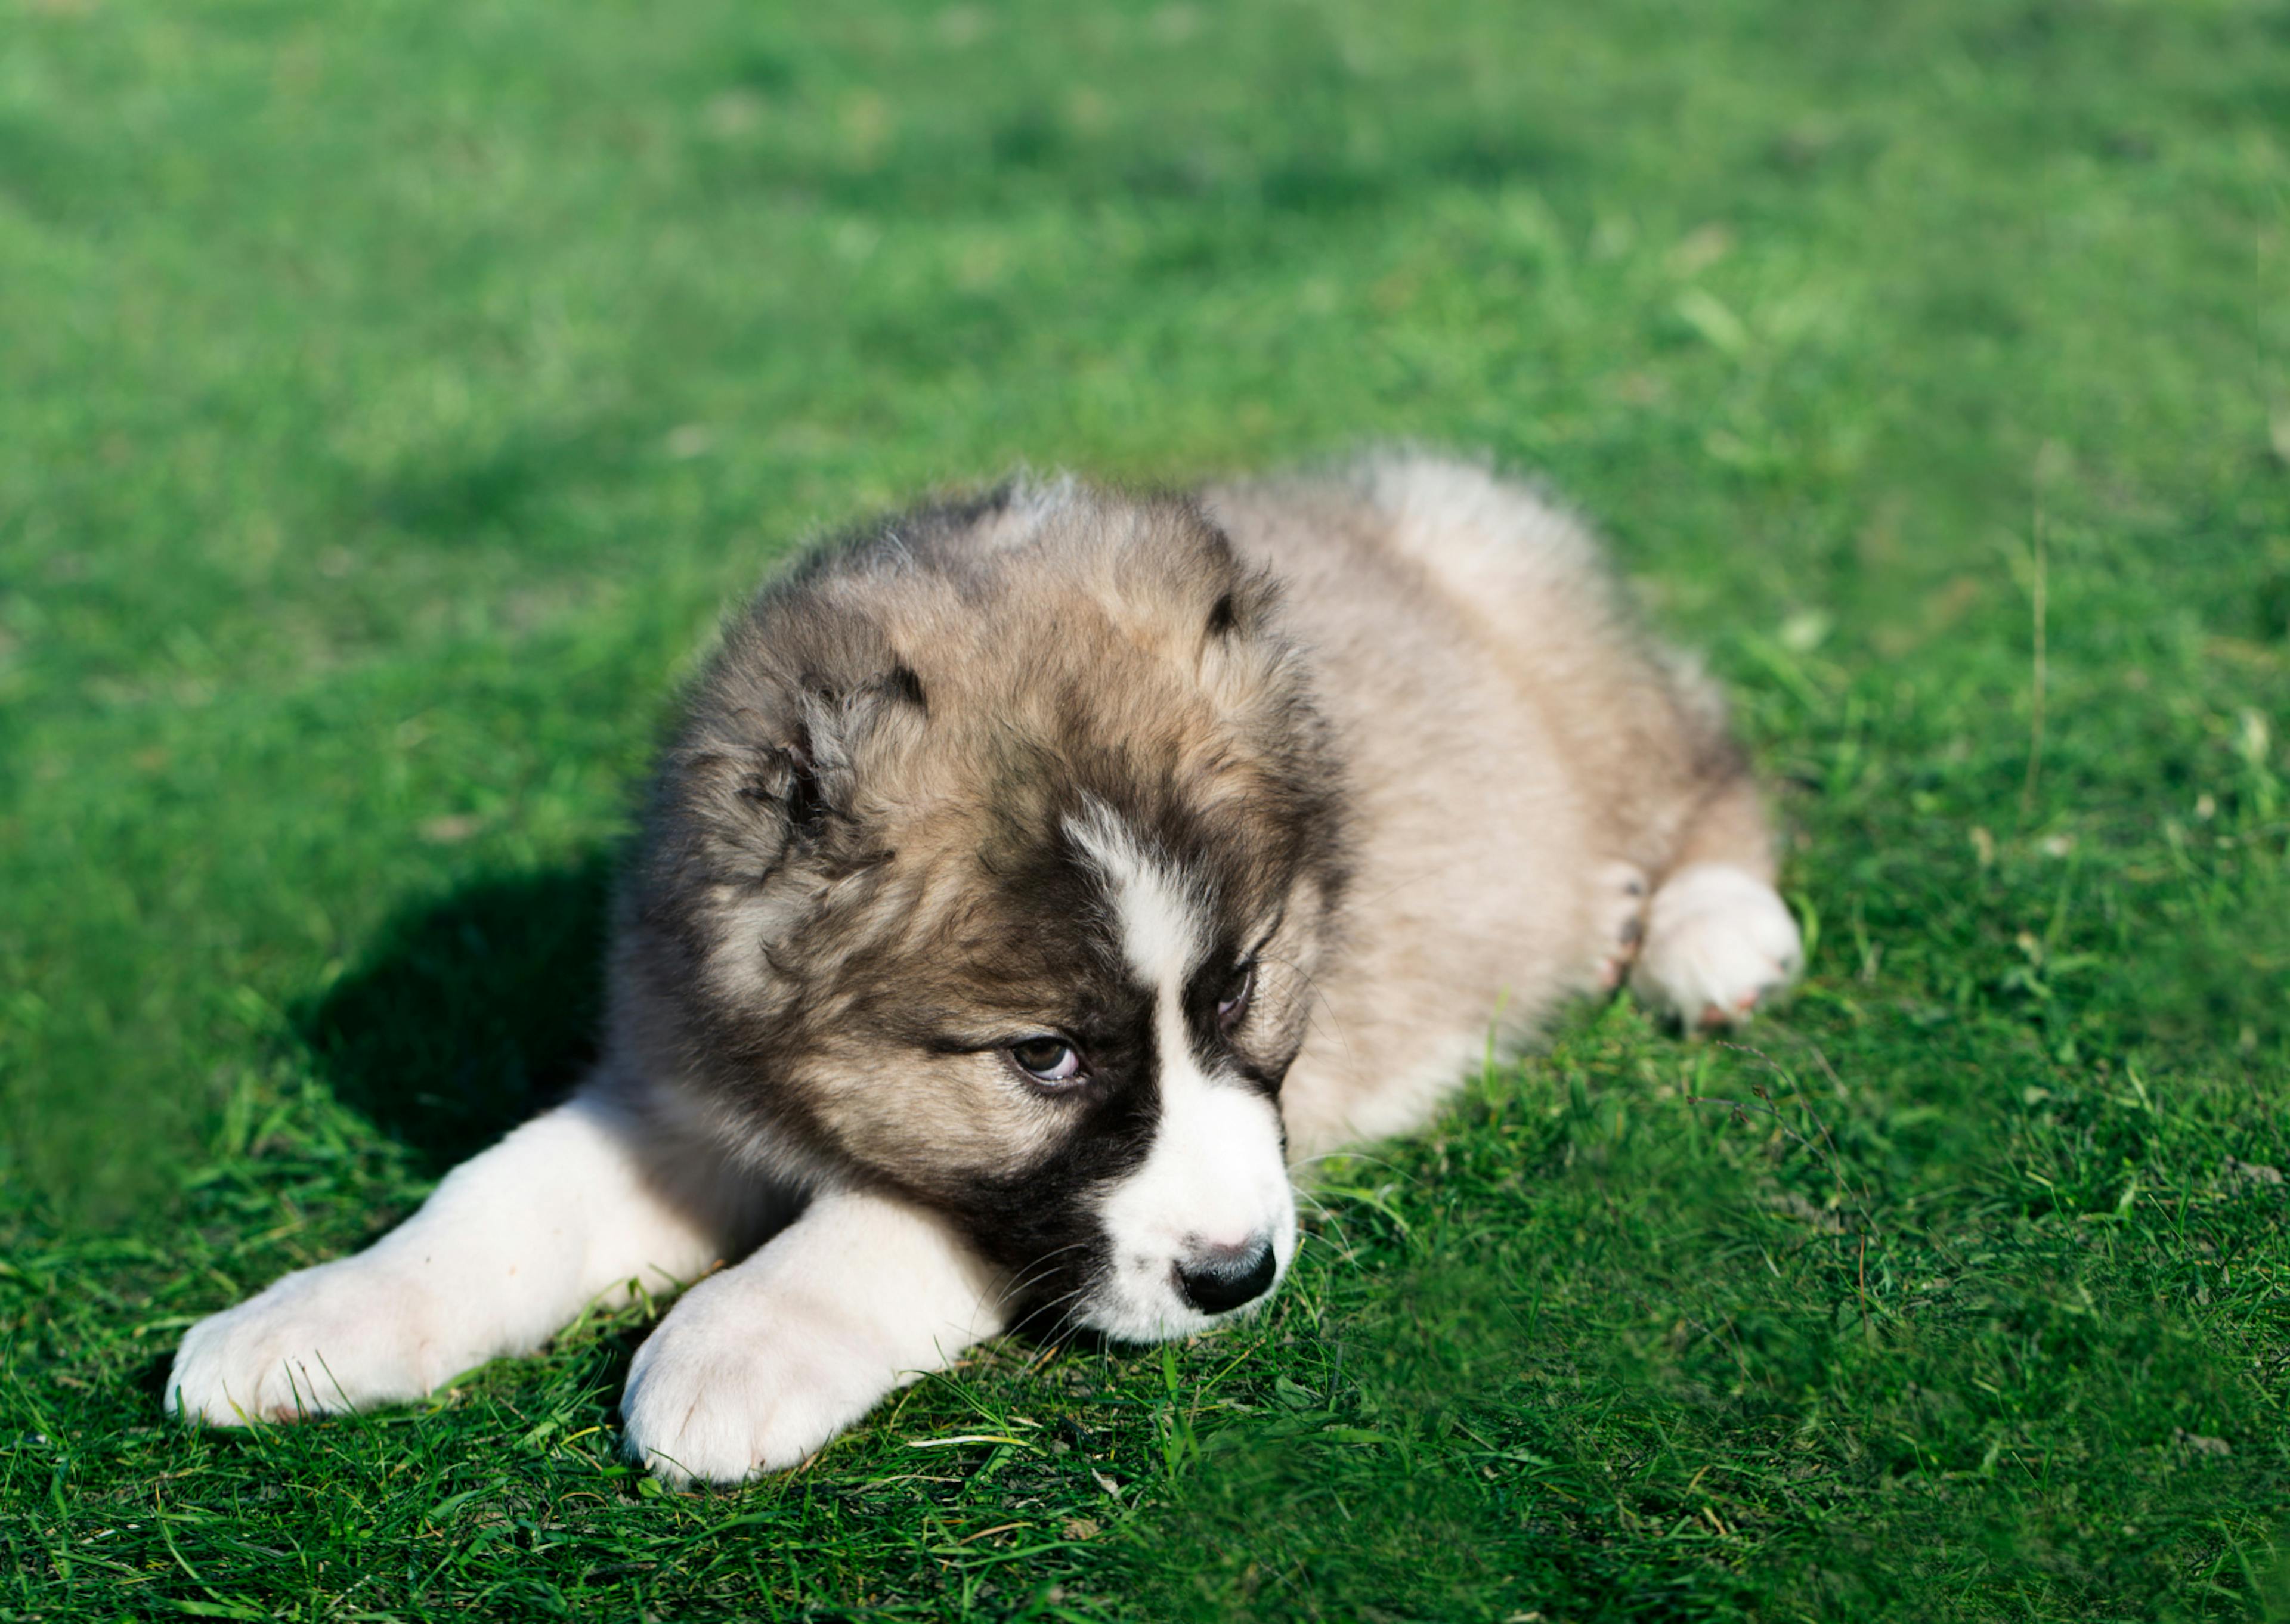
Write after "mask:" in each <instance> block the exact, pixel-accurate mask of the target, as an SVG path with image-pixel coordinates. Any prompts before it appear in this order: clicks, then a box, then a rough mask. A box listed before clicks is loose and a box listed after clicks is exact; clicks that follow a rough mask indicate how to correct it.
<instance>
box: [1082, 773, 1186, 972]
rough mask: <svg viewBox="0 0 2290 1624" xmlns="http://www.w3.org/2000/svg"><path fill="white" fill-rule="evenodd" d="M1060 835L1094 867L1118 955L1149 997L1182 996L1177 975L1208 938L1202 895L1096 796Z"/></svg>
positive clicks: (1170, 863)
mask: <svg viewBox="0 0 2290 1624" xmlns="http://www.w3.org/2000/svg"><path fill="white" fill-rule="evenodd" d="M1066 834H1067V835H1068V836H1069V837H1070V838H1071V839H1072V841H1073V843H1074V844H1076V845H1077V846H1079V847H1080V848H1081V849H1082V852H1083V854H1084V855H1085V856H1086V857H1087V858H1088V859H1089V861H1090V866H1091V867H1092V868H1095V869H1096V870H1097V874H1098V878H1099V880H1100V881H1101V882H1102V883H1103V884H1104V886H1105V892H1106V898H1107V900H1109V901H1110V902H1111V903H1112V904H1113V914H1114V920H1115V923H1116V924H1117V927H1118V929H1119V930H1120V932H1121V951H1122V956H1124V957H1125V958H1126V959H1127V960H1128V961H1129V967H1130V968H1131V969H1132V970H1134V971H1135V972H1137V973H1138V975H1139V976H1140V977H1141V979H1142V980H1144V982H1145V984H1146V985H1147V986H1148V987H1150V988H1153V991H1154V995H1155V999H1156V1001H1157V1002H1162V1001H1165V1000H1168V999H1171V998H1177V999H1181V998H1182V997H1183V996H1184V988H1185V978H1186V977H1187V976H1189V975H1190V974H1191V973H1192V972H1193V969H1194V967H1195V966H1196V965H1197V964H1199V963H1200V960H1201V958H1202V956H1204V955H1205V953H1206V952H1207V950H1208V944H1209V941H1210V939H1211V929H1210V921H1209V904H1208V898H1207V896H1206V894H1205V892H1204V891H1203V889H1202V888H1201V887H1200V886H1198V885H1197V884H1193V883H1192V882H1191V881H1190V880H1189V879H1188V878H1187V876H1184V875H1183V874H1181V873H1180V872H1179V871H1178V869H1177V868H1176V867H1175V865H1174V864H1173V863H1172V862H1171V861H1170V860H1169V859H1168V858H1167V857H1166V856H1165V855H1164V854H1163V853H1162V852H1158V851H1156V850H1155V849H1154V848H1152V847H1151V846H1149V845H1147V844H1144V843H1143V842H1142V841H1140V840H1139V839H1138V838H1137V836H1136V835H1135V834H1134V833H1133V831H1132V830H1131V829H1130V828H1129V826H1128V825H1127V824H1125V823H1124V822H1123V821H1122V820H1121V819H1120V818H1119V817H1118V816H1117V814H1116V813H1115V812H1114V811H1113V809H1112V808H1111V807H1109V806H1108V805H1106V804H1104V803H1103V802H1102V801H1095V800H1093V801H1091V802H1090V803H1089V804H1088V806H1087V808H1086V809H1085V811H1084V812H1082V813H1081V815H1079V816H1078V817H1073V818H1068V819H1067V820H1066Z"/></svg>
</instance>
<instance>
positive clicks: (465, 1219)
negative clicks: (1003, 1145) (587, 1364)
mask: <svg viewBox="0 0 2290 1624" xmlns="http://www.w3.org/2000/svg"><path fill="white" fill-rule="evenodd" d="M757 1205H758V1201H757V1196H756V1195H755V1193H754V1191H753V1188H752V1187H751V1186H749V1185H747V1184H745V1183H744V1182H743V1181H741V1180H736V1179H734V1178H732V1177H731V1176H729V1174H728V1170H726V1169H725V1167H724V1165H723V1164H722V1163H721V1162H720V1161H718V1160H717V1159H716V1158H714V1157H713V1156H709V1155H708V1154H707V1153H705V1152H703V1151H701V1150H700V1149H698V1148H696V1147H694V1146H693V1145H691V1144H688V1143H680V1142H671V1140H670V1138H669V1135H667V1134H665V1133H664V1132H662V1131H661V1129H660V1128H659V1127H658V1126H657V1124H654V1123H653V1122H652V1121H651V1120H650V1119H648V1118H647V1117H646V1116H645V1115H644V1114H643V1113H642V1112H641V1111H640V1110H639V1109H638V1108H637V1107H636V1106H634V1105H633V1104H632V1103H629V1102H626V1101H624V1100H622V1099H621V1098H620V1097H618V1096H616V1095H615V1094H614V1093H613V1092H612V1091H611V1090H610V1088H609V1087H608V1086H604V1085H600V1084H591V1085H590V1087H589V1090H588V1091H587V1092H584V1093H583V1094H582V1095H581V1097H580V1098H578V1099H575V1100H573V1101H572V1102H571V1103H569V1104H567V1105H564V1106H562V1107H560V1108H557V1109H556V1110H553V1111H550V1112H548V1114H547V1115H546V1116H540V1117H536V1118H535V1119H534V1120H532V1122H529V1123H527V1124H524V1126H523V1127H521V1128H519V1129H517V1130H516V1132H513V1133H511V1134H510V1135H509V1136H508V1138H506V1139H504V1140H501V1142H500V1144H498V1145H496V1146H494V1147H493V1148H492V1149H490V1150H488V1151H486V1152H485V1153H484V1155H482V1156H476V1157H475V1158H473V1159H472V1160H470V1161H468V1162H467V1163H465V1164H462V1165H461V1166H460V1167H458V1168H456V1169H454V1171H453V1172H452V1173H451V1174H450V1175H448V1176H447V1178H446V1179H445V1180H444V1182H443V1183H441V1184H440V1185H438V1187H437V1188H436V1191H435V1192H434V1193H433V1194H432V1195H431V1196H430V1197H429V1199H428V1201H427V1202H425V1203H423V1204H422V1206H421V1209H420V1211H419V1212H416V1213H415V1214H414V1215H413V1216H412V1218H410V1219H408V1220H406V1221H405V1222H404V1223H403V1224H401V1225H400V1226H398V1228H396V1229H394V1230H392V1231H391V1232H390V1233H389V1234H388V1235H387V1236H383V1237H382V1238H381V1239H380V1241H378V1242H376V1243H375V1244H373V1245H372V1246H370V1247H368V1248H367V1249H366V1250H365V1251H364V1252H359V1253H357V1254H356V1256H354V1257H348V1258H342V1259H338V1260H335V1261H333V1262H331V1263H322V1264H320V1265H318V1266H317V1267H316V1268H306V1269H302V1270H300V1271H298V1272H296V1273H294V1274H291V1275H288V1276H285V1277H284V1279H282V1280H279V1281H277V1282H276V1284H273V1285H271V1286H270V1287H269V1289H268V1290H267V1291H264V1292H260V1294H258V1295H256V1296H254V1297H252V1298H250V1299H248V1300H246V1301H244V1302H243V1303H241V1304H239V1305H238V1306H237V1307H236V1308H230V1309H227V1310H226V1311H224V1312H223V1313H220V1314H217V1315H215V1316H212V1317H211V1318H208V1319H204V1320H202V1321H200V1322H199V1323H198V1324H196V1325H194V1326H192V1327H191V1329H190V1331H189V1332H188V1334H186V1335H185V1336H184V1338H183V1342H182V1347H181V1348H180V1350H179V1351H178V1352H177V1353H176V1355H175V1365H174V1371H173V1373H172V1375H171V1376H170V1377H169V1378H168V1381H167V1392H166V1406H167V1409H168V1411H169V1412H170V1413H178V1414H180V1415H182V1416H184V1417H185V1418H186V1419H188V1420H204V1421H208V1422H211V1423H213V1424H216V1425H220V1426H235V1425H243V1424H244V1423H246V1422H248V1421H252V1420H292V1419H294V1418H295V1417H297V1416H299V1415H302V1414H306V1413H309V1412H324V1411H332V1410H360V1409H364V1408H367V1407H368V1406H370V1405H373V1404H388V1403H390V1402H393V1401H396V1400H402V1399H409V1398H418V1397H420V1396H421V1395H422V1394H425V1393H427V1392H429V1391H430V1390H431V1389H433V1388H436V1387H438V1386H439V1385H441V1384H442V1383H444V1382H445V1381H447V1380H451V1379H452V1377H454V1376H456V1375H458V1374H460V1372H463V1371H466V1370H468V1369H470V1368H471V1367H473V1366H475V1365H478V1364H484V1362H485V1361H486V1360H488V1359H495V1358H500V1357H501V1356H504V1355H509V1354H522V1353H529V1352H531V1351H532V1349H533V1348H538V1347H539V1346H540V1344H541V1343H542V1342H543V1341H545V1340H548V1337H549V1336H550V1335H551V1334H552V1333H554V1332H556V1331H557V1330H559V1329H560V1328H561V1327H563V1326H564V1324H566V1322H568V1321H570V1320H571V1319H572V1318H573V1316H576V1315H578V1314H579V1313H580V1312H581V1309H582V1308H584V1307H585V1306H587V1305H588V1304H589V1302H590V1301H592V1300H597V1299H598V1298H604V1299H605V1300H616V1299H618V1298H620V1297H622V1296H624V1295H625V1294H626V1292H627V1291H628V1289H629V1284H630V1283H631V1282H632V1281H633V1282H638V1283H641V1284H643V1285H645V1287H647V1288H650V1289H672V1288H673V1287H674V1286H676V1285H677V1284H681V1283H682V1282H684V1281H686V1280H689V1279H692V1278H694V1277H696V1276H698V1275H700V1274H701V1272H702V1271H703V1270H705V1269H706V1268H708V1267H709V1264H711V1263H713V1262H714V1261H715V1260H717V1259H718V1258H720V1257H722V1256H724V1255H725V1252H726V1250H727V1248H729V1247H731V1246H733V1245H736V1244H738V1242H739V1240H740V1239H741V1231H742V1229H743V1228H746V1227H747V1226H748V1225H749V1224H750V1223H752V1222H754V1221H756V1220H757V1218H758V1217H759V1214H758V1213H757V1212H756V1210H755V1209H756V1208H757ZM749 1232H750V1233H752V1231H749Z"/></svg>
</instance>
